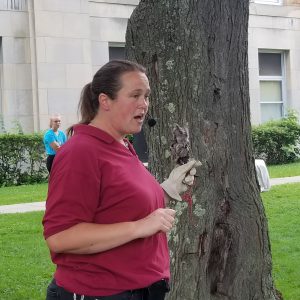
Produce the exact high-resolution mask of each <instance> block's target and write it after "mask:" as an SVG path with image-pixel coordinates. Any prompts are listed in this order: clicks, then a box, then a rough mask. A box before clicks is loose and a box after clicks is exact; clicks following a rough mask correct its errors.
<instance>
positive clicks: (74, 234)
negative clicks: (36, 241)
mask: <svg viewBox="0 0 300 300" xmlns="http://www.w3.org/2000/svg"><path fill="white" fill-rule="evenodd" d="M136 238H137V234H136V230H135V224H134V222H124V223H116V224H107V225H106V224H94V223H80V224H77V225H75V226H73V227H71V228H69V229H66V230H64V231H61V232H59V233H56V234H54V235H52V236H50V237H49V238H47V244H48V247H49V249H50V250H51V251H53V252H55V253H74V254H93V253H97V252H103V251H106V250H109V249H112V248H115V247H118V246H120V245H123V244H125V243H128V242H130V241H132V240H134V239H136Z"/></svg>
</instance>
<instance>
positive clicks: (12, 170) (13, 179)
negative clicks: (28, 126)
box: [0, 133, 48, 187]
mask: <svg viewBox="0 0 300 300" xmlns="http://www.w3.org/2000/svg"><path fill="white" fill-rule="evenodd" d="M45 159H46V155H45V150H44V146H43V137H42V135H41V134H9V133H4V134H0V187H1V186H8V185H20V184H29V183H37V182H43V181H45V180H46V178H47V175H48V173H47V170H46V166H45Z"/></svg>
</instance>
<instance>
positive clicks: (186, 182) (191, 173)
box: [160, 159, 201, 201]
mask: <svg viewBox="0 0 300 300" xmlns="http://www.w3.org/2000/svg"><path fill="white" fill-rule="evenodd" d="M199 166H201V162H200V161H198V160H194V159H193V160H191V161H189V162H187V163H186V164H184V165H181V166H177V167H175V168H174V169H173V170H172V171H171V173H170V175H169V178H168V179H167V180H165V181H164V182H163V183H161V184H160V185H161V187H162V188H163V189H164V191H165V192H166V193H167V194H168V195H169V197H171V198H172V199H175V200H178V201H182V199H181V197H180V194H182V193H184V192H186V191H187V189H188V186H190V185H193V183H194V179H195V174H196V167H199Z"/></svg>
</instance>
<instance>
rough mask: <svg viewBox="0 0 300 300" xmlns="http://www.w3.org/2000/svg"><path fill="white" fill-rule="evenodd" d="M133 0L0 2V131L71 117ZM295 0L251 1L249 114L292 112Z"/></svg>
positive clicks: (111, 53)
mask: <svg viewBox="0 0 300 300" xmlns="http://www.w3.org/2000/svg"><path fill="white" fill-rule="evenodd" d="M138 2H139V0H106V1H104V0H0V115H1V118H2V121H3V122H4V125H5V127H6V129H7V130H9V129H11V128H13V127H14V126H15V125H14V124H15V122H16V121H18V122H19V123H20V125H21V127H22V128H23V130H24V131H25V132H33V131H40V130H44V129H46V128H48V125H49V116H51V115H52V114H55V113H60V114H61V115H62V120H63V128H66V127H68V126H69V125H71V124H73V123H75V122H77V120H78V117H77V104H78V100H79V95H80V91H81V88H82V87H83V86H84V84H86V83H88V82H89V81H90V80H91V78H92V75H93V74H94V73H95V71H96V70H98V68H99V67H100V66H102V65H103V64H104V63H106V62H107V61H108V60H109V59H112V58H120V57H122V56H123V55H124V44H125V31H126V26H127V20H128V18H129V17H130V15H131V13H132V11H133V9H134V8H135V6H136V5H137V4H138ZM299 78H300V0H254V1H251V3H250V19H249V80H250V82H249V84H250V99H251V103H250V105H251V119H252V123H253V124H259V123H262V122H265V121H267V120H269V119H272V118H273V119H276V118H280V117H282V116H284V115H285V114H286V112H287V111H288V109H294V110H296V111H298V112H300V81H299Z"/></svg>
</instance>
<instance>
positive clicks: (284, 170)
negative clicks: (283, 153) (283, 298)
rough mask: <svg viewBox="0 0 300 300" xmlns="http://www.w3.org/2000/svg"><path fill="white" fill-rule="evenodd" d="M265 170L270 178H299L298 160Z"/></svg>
mask: <svg viewBox="0 0 300 300" xmlns="http://www.w3.org/2000/svg"><path fill="white" fill-rule="evenodd" d="M267 168H268V171H269V175H270V177H271V178H280V177H291V176H300V160H298V161H296V162H294V163H290V164H284V165H268V166H267ZM299 299H300V298H299Z"/></svg>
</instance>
